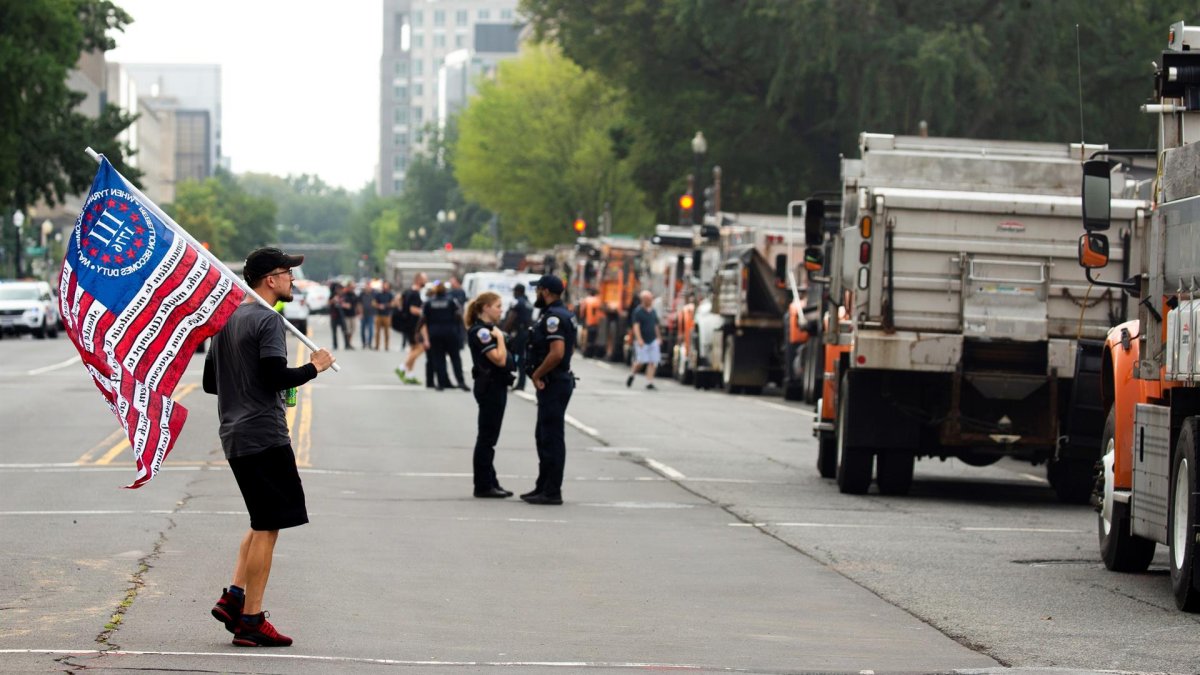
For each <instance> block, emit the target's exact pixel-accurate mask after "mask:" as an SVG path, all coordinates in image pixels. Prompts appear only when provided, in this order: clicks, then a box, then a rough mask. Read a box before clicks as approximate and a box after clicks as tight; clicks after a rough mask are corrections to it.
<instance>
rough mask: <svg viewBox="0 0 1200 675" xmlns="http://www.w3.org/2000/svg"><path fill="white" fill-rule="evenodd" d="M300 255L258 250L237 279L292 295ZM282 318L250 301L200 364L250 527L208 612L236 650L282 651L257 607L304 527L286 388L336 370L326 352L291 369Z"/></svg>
mask: <svg viewBox="0 0 1200 675" xmlns="http://www.w3.org/2000/svg"><path fill="white" fill-rule="evenodd" d="M303 261H304V256H289V255H286V254H285V253H284V252H283V251H280V250H279V249H277V248H262V249H258V250H256V251H254V252H253V253H251V254H250V256H249V257H248V258H246V266H245V268H244V269H243V272H242V274H243V275H244V276H245V277H246V282H247V283H249V284H250V287H251V288H252V289H253V290H254V291H255V292H256V293H258V295H259V296H260V297H261V298H262V299H263V300H265V301H266V302H267V304H268V305H272V304H275V303H276V302H279V301H281V300H282V301H284V302H289V301H291V299H292V278H293V277H292V268H293V267H298V266H299V265H300V263H302V262H303ZM284 336H285V333H284V328H283V320H282V318H281V317H280V316H279V315H278V314H277V313H275V312H274V311H272V310H271V309H270V307H264V306H263V305H261V304H259V303H258V302H256V301H251V300H250V299H249V298H247V300H246V301H245V302H243V303H242V304H241V305H240V306H239V307H238V308H237V310H236V311H234V313H233V315H232V316H231V317H230V318H229V322H228V323H226V324H225V327H224V328H222V329H221V332H219V333H217V335H216V336H215V337H214V338H213V344H212V349H210V350H209V352H208V354H207V356H206V357H205V359H204V375H203V386H204V391H205V392H208V393H210V394H216V395H217V414H218V417H219V418H220V421H221V427H220V437H221V447H222V449H223V450H224V451H225V458H226V459H227V460H228V461H229V468H230V469H231V471H232V473H233V477H234V479H236V480H237V484H238V488H239V489H240V490H241V493H242V498H243V499H244V500H245V503H246V510H247V511H248V512H249V513H250V530H249V531H248V532H247V533H246V534H245V536H244V537H243V538H242V543H241V546H240V547H239V548H238V556H237V563H236V564H235V566H234V568H233V583H231V584H230V585H229V587H228V588H226V589H223V591H222V593H221V598H220V600H218V601H217V604H216V606H214V607H213V608H212V611H211V614H212V616H213V617H214V618H216V619H217V620H218V621H220V622H221V623H224V624H225V628H226V630H228V631H229V632H231V633H233V644H235V645H237V646H239V647H287V646H289V645H291V644H292V639H291V638H290V637H288V636H286V635H282V634H280V633H279V631H277V630H275V627H274V626H272V625H271V622H270V621H268V620H267V618H266V614H265V612H263V610H262V600H263V594H264V593H265V591H266V587H267V578H268V576H269V575H270V572H271V559H272V557H273V556H274V552H275V542H276V541H277V539H278V537H279V530H281V529H284V528H289V527H296V526H298V525H303V524H305V523H307V522H308V511H307V509H306V507H305V504H304V487H303V486H302V485H301V483H300V474H299V472H298V471H297V469H296V456H295V454H294V453H293V452H292V445H291V439H290V438H289V437H288V427H287V419H286V410H285V405H284V398H283V392H284V391H285V390H287V389H289V388H291V387H298V386H300V385H302V384H304V383H305V382H308V381H309V380H312V379H313V378H315V377H316V376H317V374H318V373H321V372H323V371H325V370H326V369H327V368H329V367H330V366H332V365H333V357H332V356H330V354H329V352H327V351H325V350H324V349H320V350H317V351H315V352H313V354H312V357H311V358H310V359H309V363H307V364H305V365H303V366H301V367H299V368H289V367H288V358H287V342H286V340H285V338H284Z"/></svg>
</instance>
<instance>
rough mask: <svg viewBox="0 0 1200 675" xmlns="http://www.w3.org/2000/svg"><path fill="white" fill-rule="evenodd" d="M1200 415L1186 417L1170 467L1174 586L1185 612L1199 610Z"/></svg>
mask: <svg viewBox="0 0 1200 675" xmlns="http://www.w3.org/2000/svg"><path fill="white" fill-rule="evenodd" d="M1198 432H1200V419H1198V418H1196V417H1189V418H1187V419H1185V420H1184V421H1183V429H1181V430H1180V432H1179V441H1178V442H1177V443H1176V445H1175V458H1174V465H1173V470H1172V471H1171V501H1170V506H1169V507H1168V511H1167V514H1168V516H1169V517H1170V518H1169V520H1170V522H1169V526H1168V528H1167V531H1168V535H1169V536H1170V544H1171V588H1172V589H1173V590H1174V591H1175V606H1176V607H1178V608H1179V609H1181V610H1183V611H1185V612H1196V611H1200V588H1197V585H1196V571H1197V570H1196V506H1197V503H1196V502H1197V500H1196V495H1195V491H1196V455H1197V452H1196V442H1197V441H1200V433H1198Z"/></svg>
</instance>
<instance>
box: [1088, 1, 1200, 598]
mask: <svg viewBox="0 0 1200 675" xmlns="http://www.w3.org/2000/svg"><path fill="white" fill-rule="evenodd" d="M1154 87H1155V102H1154V103H1150V104H1147V105H1145V106H1143V110H1144V111H1145V112H1147V113H1150V114H1154V115H1156V116H1157V117H1158V122H1159V133H1158V142H1159V147H1158V149H1157V166H1158V176H1157V178H1156V180H1155V181H1154V184H1153V189H1152V190H1151V194H1150V198H1151V206H1152V211H1151V212H1150V214H1149V218H1148V221H1147V223H1145V225H1144V227H1145V228H1146V232H1145V234H1144V239H1145V241H1146V245H1145V246H1144V247H1143V249H1142V251H1141V256H1142V257H1141V260H1142V269H1144V270H1145V272H1144V273H1142V274H1138V275H1135V276H1134V277H1133V278H1132V279H1128V280H1123V281H1116V282H1113V281H1104V280H1099V279H1097V280H1096V285H1097V286H1101V287H1106V290H1118V291H1124V292H1125V293H1127V294H1129V295H1130V296H1132V297H1134V298H1138V299H1140V302H1139V303H1138V306H1137V318H1136V319H1134V320H1131V321H1128V322H1126V323H1122V324H1120V325H1116V326H1115V327H1113V328H1112V330H1110V331H1109V333H1108V336H1107V338H1106V339H1105V341H1104V344H1103V352H1102V358H1101V363H1102V365H1103V368H1102V373H1103V375H1102V378H1101V391H1102V404H1103V407H1104V409H1105V410H1106V411H1107V418H1106V420H1105V422H1104V425H1103V427H1102V428H1103V432H1102V434H1103V436H1102V442H1101V449H1102V452H1103V458H1102V462H1101V470H1100V472H1099V477H1098V480H1097V484H1098V488H1099V490H1098V492H1099V494H1098V495H1097V496H1098V499H1097V502H1098V506H1099V511H1100V514H1099V518H1098V534H1099V544H1100V555H1101V558H1102V559H1103V561H1104V564H1105V566H1106V567H1107V568H1108V569H1110V570H1116V571H1123V572H1142V571H1145V569H1146V568H1147V567H1148V566H1149V565H1150V562H1151V559H1152V558H1153V556H1154V549H1155V546H1156V545H1157V544H1165V545H1166V546H1168V547H1169V548H1170V555H1169V556H1168V558H1169V560H1170V568H1171V585H1172V587H1173V591H1174V596H1175V604H1176V605H1177V606H1178V607H1179V608H1180V609H1182V610H1185V611H1191V612H1194V611H1198V610H1200V565H1198V564H1197V553H1198V548H1200V527H1198V526H1200V482H1198V480H1197V471H1198V470H1200V349H1198V348H1197V347H1196V337H1195V333H1196V330H1197V327H1198V326H1200V282H1198V281H1197V279H1200V175H1198V174H1197V172H1196V167H1197V166H1200V28H1193V27H1189V26H1186V25H1185V24H1183V23H1182V22H1180V23H1177V24H1175V25H1173V26H1171V29H1170V32H1169V35H1168V41H1167V49H1166V50H1165V51H1164V52H1163V53H1162V56H1161V58H1160V59H1159V62H1158V63H1157V64H1156V68H1155V76H1154ZM1110 164H1111V161H1110V160H1103V159H1101V160H1096V161H1092V162H1088V163H1087V164H1086V165H1084V170H1083V225H1084V228H1085V230H1086V232H1085V234H1084V235H1083V236H1082V237H1081V238H1080V240H1079V247H1078V255H1079V263H1080V264H1081V265H1083V266H1084V267H1085V268H1087V275H1088V278H1089V279H1092V278H1094V277H1093V274H1094V272H1093V270H1098V269H1101V268H1106V267H1111V266H1112V263H1113V262H1114V261H1117V262H1119V255H1118V253H1117V247H1116V246H1115V245H1114V241H1113V240H1114V239H1119V236H1118V237H1110V235H1111V234H1113V233H1114V232H1118V234H1119V228H1120V227H1121V224H1120V220H1121V215H1122V213H1123V209H1122V205H1121V201H1122V200H1114V199H1112V198H1111V195H1112V194H1113V191H1114V190H1113V188H1112V186H1111V183H1112V182H1113V179H1114V175H1113V173H1112V167H1111V166H1110ZM1114 225H1115V226H1116V228H1117V229H1116V230H1114ZM1139 226H1140V225H1139ZM1109 276H1117V275H1114V274H1111V273H1110V274H1109ZM1125 276H1126V275H1123V274H1122V275H1120V277H1119V278H1120V279H1124V278H1125Z"/></svg>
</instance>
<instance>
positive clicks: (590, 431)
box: [563, 415, 604, 441]
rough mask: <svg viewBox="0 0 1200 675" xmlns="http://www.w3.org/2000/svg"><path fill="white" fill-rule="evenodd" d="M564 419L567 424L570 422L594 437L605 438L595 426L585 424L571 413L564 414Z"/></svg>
mask: <svg viewBox="0 0 1200 675" xmlns="http://www.w3.org/2000/svg"><path fill="white" fill-rule="evenodd" d="M563 419H564V420H565V421H566V423H567V424H570V425H571V426H573V427H575V428H576V429H578V430H580V431H582V432H583V433H585V434H587V435H588V436H591V437H592V438H594V439H596V440H598V441H602V440H604V439H602V438H600V432H599V431H596V430H595V429H594V428H592V427H589V426H588V425H586V424H584V423H583V422H580V421H579V420H577V419H575V418H574V417H571V416H570V415H563Z"/></svg>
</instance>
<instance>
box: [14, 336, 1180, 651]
mask: <svg viewBox="0 0 1200 675" xmlns="http://www.w3.org/2000/svg"><path fill="white" fill-rule="evenodd" d="M326 329H327V324H325V323H323V322H322V321H321V320H317V321H314V323H313V330H314V333H315V334H316V335H317V336H318V339H321V338H324V335H325V332H326ZM294 354H295V353H294ZM337 355H338V358H339V361H340V362H341V363H342V365H343V372H341V373H337V374H335V373H326V374H324V375H322V376H321V377H320V378H319V379H318V380H317V382H315V383H314V384H312V385H310V386H308V387H306V388H305V390H304V391H303V392H302V395H301V402H300V405H299V406H298V407H297V408H296V409H295V410H296V412H295V414H294V415H293V419H292V425H293V444H294V445H295V446H296V449H297V454H298V456H299V458H300V461H301V465H302V469H301V471H302V477H303V480H304V483H305V488H306V492H307V495H308V505H309V511H310V515H311V519H312V522H311V523H310V524H309V525H307V526H304V527H301V528H297V529H295V530H290V531H285V532H284V533H283V534H281V536H280V542H279V546H278V548H277V552H276V563H275V567H274V569H273V572H272V576H271V581H270V586H269V587H268V590H267V597H266V601H265V605H266V607H267V609H269V610H270V611H271V613H272V621H273V622H274V623H275V624H276V625H277V626H278V627H279V628H280V629H281V630H282V631H283V632H285V633H288V634H289V635H292V636H293V637H294V638H295V639H296V644H295V645H294V646H293V647H291V648H287V649H278V650H242V649H238V648H235V647H232V646H231V645H230V643H229V635H228V634H227V633H225V631H224V629H223V627H222V626H221V625H220V624H218V623H217V622H216V621H214V620H213V619H212V618H211V617H210V616H209V615H208V610H209V608H210V607H211V605H212V603H213V602H214V601H215V600H216V598H217V596H218V595H219V593H220V589H221V587H222V586H224V585H227V584H228V581H229V575H230V573H231V568H232V561H233V556H234V554H235V550H236V546H237V544H238V541H239V539H240V536H241V534H242V533H243V532H244V530H245V529H246V527H247V525H248V520H247V518H246V516H245V514H244V512H243V506H242V503H241V499H240V496H239V495H238V492H237V488H236V485H235V484H234V481H233V478H232V475H231V474H230V473H229V471H228V470H227V468H226V466H225V463H224V461H223V458H222V455H221V452H220V448H219V442H218V439H217V436H216V406H215V399H214V398H213V397H211V396H207V395H205V394H203V393H202V392H201V391H200V390H199V389H198V388H197V387H195V386H194V385H196V384H197V383H198V382H199V379H200V365H201V361H200V358H199V357H197V359H195V360H194V361H193V364H192V368H191V369H190V370H189V371H188V373H187V375H186V376H185V377H184V379H183V381H182V383H181V385H180V387H179V388H178V389H177V391H176V397H177V398H179V399H180V400H181V402H182V403H183V405H185V406H186V407H187V408H188V409H189V411H190V416H189V420H188V423H187V427H186V429H185V431H184V433H183V436H182V438H181V440H180V442H179V444H178V445H177V446H176V449H175V451H174V452H173V453H172V455H171V457H170V458H169V459H168V460H167V462H166V465H165V468H164V470H163V472H162V473H161V475H160V476H159V477H158V478H156V479H155V480H154V481H153V482H151V483H150V484H149V485H147V486H146V487H144V488H142V489H140V490H137V491H129V490H122V489H120V486H122V485H125V484H127V483H128V482H129V481H130V480H132V477H133V468H132V459H131V457H130V456H129V451H128V449H127V448H123V447H121V444H120V442H119V441H120V437H119V434H114V433H113V432H114V431H115V430H116V428H117V427H116V421H115V419H114V418H113V417H112V415H111V413H109V412H108V409H107V408H106V406H105V405H104V404H103V401H102V400H101V398H100V395H99V394H98V393H97V392H96V391H95V389H94V387H93V386H92V384H91V382H90V380H89V379H88V377H87V375H86V374H85V373H84V370H83V368H82V366H81V365H79V364H78V362H75V361H73V359H72V357H73V350H72V348H71V346H70V344H69V342H67V341H66V340H65V339H62V338H59V339H58V340H44V341H35V340H32V339H30V338H24V339H21V340H8V339H5V340H3V341H0V428H2V429H3V437H2V438H3V440H0V565H2V566H3V569H4V570H6V573H5V574H3V575H2V576H0V671H5V672H64V671H76V670H78V671H82V670H84V669H87V670H89V671H98V672H117V671H122V670H127V669H137V670H151V671H155V670H157V671H212V672H277V673H297V672H298V673H324V672H362V671H364V670H369V671H372V672H374V671H380V672H382V671H381V669H391V670H403V671H406V672H429V671H437V672H493V671H507V672H543V671H554V672H562V671H566V672H589V673H590V672H610V671H611V672H618V671H626V670H643V669H663V668H693V669H697V670H700V671H705V672H720V671H744V672H763V673H785V672H804V671H814V670H826V671H829V670H832V671H850V672H862V671H873V672H893V671H907V672H946V671H978V670H985V671H992V670H996V671H1000V670H1008V669H1013V670H1022V671H1040V670H1047V669H1049V670H1057V669H1068V670H1078V671H1097V670H1118V671H1167V672H1194V671H1195V670H1196V666H1195V655H1196V654H1197V653H1200V631H1198V630H1197V620H1196V618H1194V617H1193V616H1191V615H1186V614H1182V613H1179V612H1177V611H1176V610H1175V608H1174V605H1173V603H1172V601H1171V596H1170V584H1169V580H1168V579H1167V577H1166V571H1165V570H1166V566H1165V559H1164V556H1165V552H1162V551H1160V553H1159V558H1158V559H1157V560H1156V564H1155V565H1154V567H1153V568H1152V570H1151V572H1149V573H1147V574H1141V575H1119V574H1114V573H1110V572H1107V571H1105V570H1104V569H1103V567H1102V566H1101V565H1100V563H1099V559H1098V554H1097V550H1096V534H1095V514H1094V513H1093V512H1092V511H1091V510H1090V509H1088V508H1086V507H1067V506H1062V505H1059V504H1057V503H1056V502H1055V501H1054V498H1053V494H1052V493H1051V491H1050V490H1049V488H1048V487H1047V486H1046V485H1045V483H1044V481H1043V480H1041V477H1042V475H1043V472H1042V470H1041V469H1040V468H1034V467H1029V466H1023V465H1019V464H1015V463H1014V464H1008V463H1001V464H997V465H994V466H992V467H987V468H983V469H979V468H972V467H966V466H963V465H960V464H957V463H953V462H947V463H939V462H933V463H930V462H921V463H918V465H917V477H916V482H915V484H914V489H913V492H912V494H911V495H910V496H908V497H904V498H892V497H882V496H879V495H875V494H873V495H869V496H866V497H850V496H844V495H840V494H838V492H837V489H836V487H835V486H834V485H833V484H832V482H831V481H826V480H822V479H820V478H819V477H817V474H816V470H815V466H814V465H815V460H816V448H815V443H814V441H813V439H812V437H811V432H810V424H811V413H809V412H808V411H807V410H806V409H805V408H803V407H801V406H795V405H792V404H786V403H784V402H782V401H781V400H780V399H778V398H773V397H770V396H763V397H741V396H738V397H732V396H727V395H725V394H722V393H715V392H698V391H695V390H693V389H691V388H688V387H682V386H680V385H678V384H675V383H673V382H670V381H663V382H660V384H659V387H660V389H659V390H658V391H655V392H650V391H646V390H645V389H644V388H642V382H641V381H640V380H639V382H638V383H636V384H635V387H634V388H632V389H627V388H626V387H625V383H624V378H625V373H624V371H623V370H622V369H621V368H619V367H617V366H615V365H610V364H599V363H595V362H581V363H579V364H578V366H577V368H576V370H577V373H578V374H579V376H580V378H581V379H580V382H579V387H578V389H577V390H576V393H575V398H574V399H573V401H572V403H571V408H570V410H569V413H570V415H571V418H572V426H571V427H569V428H568V436H567V444H568V448H569V451H568V462H567V472H566V473H567V481H566V485H565V486H564V497H565V499H566V500H567V503H566V504H565V505H564V506H562V507H535V506H529V505H526V504H523V503H521V502H519V501H515V500H505V501H503V502H497V501H491V500H477V499H473V498H472V497H471V495H470V491H471V479H470V455H471V447H472V445H473V442H474V425H473V422H474V415H475V407H474V401H473V400H472V399H471V397H470V396H469V395H468V394H465V393H462V392H458V391H446V392H440V393H439V392H434V391H430V390H426V389H425V388H424V387H412V386H403V385H400V384H398V383H397V381H396V379H395V377H394V375H393V374H392V372H391V371H392V368H393V367H395V365H396V364H397V362H398V361H399V359H400V356H401V355H400V354H399V353H398V352H396V351H393V352H392V353H376V352H364V351H353V352H338V353H337ZM534 412H535V408H534V404H533V403H532V402H530V401H529V400H526V398H521V397H516V396H514V397H512V398H510V401H509V410H508V414H507V417H506V420H505V428H504V433H503V435H502V437H501V442H500V448H499V451H498V457H497V469H498V471H499V473H500V479H501V482H502V483H503V484H504V485H505V486H506V487H508V488H509V489H512V490H515V491H518V492H521V491H525V490H527V489H529V488H530V487H531V485H532V483H533V479H534V476H535V475H536V456H535V453H534V451H533V444H532V430H533V422H534Z"/></svg>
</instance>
